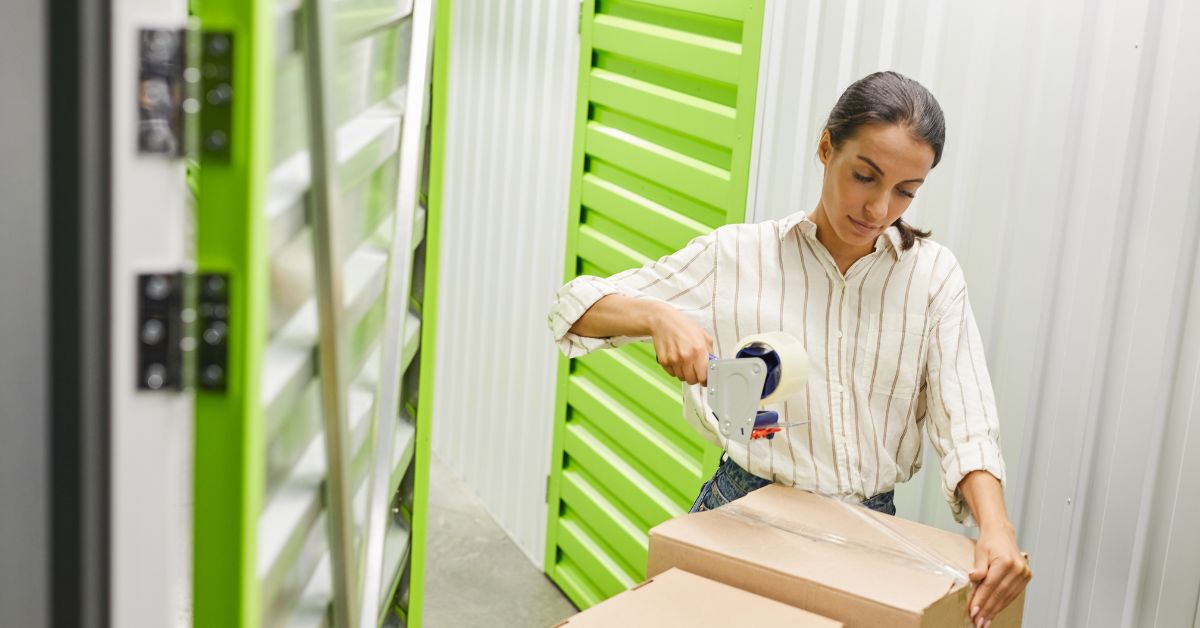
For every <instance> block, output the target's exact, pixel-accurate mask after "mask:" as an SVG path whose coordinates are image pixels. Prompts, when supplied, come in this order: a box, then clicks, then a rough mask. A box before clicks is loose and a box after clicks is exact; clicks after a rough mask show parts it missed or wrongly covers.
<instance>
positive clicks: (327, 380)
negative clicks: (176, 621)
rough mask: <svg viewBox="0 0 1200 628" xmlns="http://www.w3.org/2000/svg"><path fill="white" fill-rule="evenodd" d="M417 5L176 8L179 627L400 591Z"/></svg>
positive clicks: (423, 90) (204, 0)
mask: <svg viewBox="0 0 1200 628" xmlns="http://www.w3.org/2000/svg"><path fill="white" fill-rule="evenodd" d="M433 4H434V3H433V1H432V0H415V2H414V0H337V1H336V2H334V1H332V0H290V1H284V0H269V1H268V0H194V1H193V3H192V5H193V13H194V15H195V17H196V19H197V21H198V23H199V28H200V32H199V36H198V40H199V41H198V42H197V44H196V46H195V47H196V50H197V53H198V64H197V67H198V70H199V71H198V72H197V76H195V77H193V79H194V81H193V82H194V84H195V95H196V96H197V100H198V102H199V113H198V123H197V125H196V136H197V140H198V149H197V153H196V160H195V162H194V164H193V165H194V169H193V175H194V177H193V181H194V187H195V191H196V217H197V219H196V234H195V235H196V251H197V265H198V267H199V270H200V271H201V272H203V273H210V274H217V275H218V276H219V277H220V278H221V279H219V280H218V281H217V282H216V283H214V284H211V285H210V284H206V283H204V282H201V284H200V285H199V286H198V288H197V299H198V300H199V303H200V306H199V307H198V308H197V321H196V323H197V325H198V326H199V327H200V328H201V329H200V336H199V341H198V344H199V348H198V351H197V353H198V354H199V355H200V356H201V359H200V362H199V364H198V367H197V369H198V377H199V379H200V381H201V382H202V383H203V385H202V387H201V390H198V391H197V395H196V449H195V456H196V459H195V515H194V522H195V532H194V591H193V593H194V600H193V605H194V625H196V626H198V627H208V626H214V627H221V628H225V627H231V626H246V627H250V626H283V625H288V626H293V625H297V626H299V625H304V626H327V625H334V626H350V625H353V626H364V625H376V624H378V623H379V622H380V621H381V620H382V619H383V618H384V616H385V615H386V613H387V612H388V611H389V609H392V608H396V609H397V610H398V613H397V615H398V616H399V617H400V618H401V619H407V618H406V617H405V615H406V612H407V611H408V610H409V608H410V607H417V606H419V587H420V580H421V569H422V567H421V566H420V562H419V561H420V560H421V558H420V556H423V547H422V544H423V509H424V504H423V503H422V500H423V499H424V493H425V492H426V491H427V472H428V458H427V452H428V444H427V441H428V436H427V432H428V429H427V427H426V426H427V425H428V413H427V412H424V413H423V414H422V411H423V410H424V408H422V407H421V404H420V402H419V394H418V391H419V390H421V389H428V382H427V381H423V380H427V379H428V378H427V377H426V378H422V376H421V373H422V372H425V373H430V372H432V371H431V369H430V368H428V366H427V365H426V366H422V363H423V362H424V358H425V356H421V355H420V354H421V351H420V347H421V339H422V337H423V336H424V337H425V338H429V337H430V334H429V330H428V329H422V317H421V314H422V306H423V304H424V303H426V302H428V301H429V300H431V298H432V295H431V294H427V293H426V290H428V291H432V288H433V287H434V286H436V278H430V277H428V276H427V273H431V272H433V269H432V268H428V269H427V268H426V265H425V264H424V262H423V260H424V256H425V250H426V248H427V243H426V238H425V235H426V233H427V232H428V233H429V234H430V238H433V237H434V236H435V234H436V225H437V224H438V221H437V219H436V217H433V216H430V215H429V212H427V211H426V209H425V208H424V206H423V205H424V202H423V200H421V199H423V198H424V195H423V194H422V193H421V189H422V187H423V177H424V176H425V172H426V170H425V169H424V168H423V159H424V155H425V153H426V145H425V144H426V137H427V134H426V133H425V127H426V124H427V121H428V97H429V76H430V74H429V71H430V64H429V56H430V53H431V51H432V47H431V41H432V19H433V15H432V11H433ZM427 222H428V224H429V225H430V227H429V228H428V229H427V227H426V224H427ZM425 286H429V288H426V287H425ZM214 299H215V300H216V301H217V303H216V304H215V305H214V303H212V302H210V301H213V300H214ZM206 303H207V304H206ZM426 314H428V311H426ZM218 319H219V322H220V323H222V324H221V325H220V326H219V329H214V328H213V322H214V321H216V320H218ZM210 332H211V333H210ZM423 332H424V333H423ZM210 340H211V341H212V344H213V345H215V346H220V347H222V348H223V351H225V356H224V361H223V363H222V364H221V365H220V367H221V368H220V369H219V370H209V368H210V367H211V366H212V365H210V364H207V362H206V358H204V356H205V355H206V353H207V354H208V355H209V356H210V357H212V352H211V350H210V349H208V348H206V343H209V342H210ZM218 357H219V356H218ZM430 357H431V356H430ZM206 377H207V378H208V379H207V380H206V379H205V378H206ZM418 416H421V417H422V419H423V420H418V418H417V417H418ZM423 441H424V442H423ZM422 444H423V445H424V446H422ZM420 452H424V453H420ZM414 596H416V599H414ZM413 623H416V622H413Z"/></svg>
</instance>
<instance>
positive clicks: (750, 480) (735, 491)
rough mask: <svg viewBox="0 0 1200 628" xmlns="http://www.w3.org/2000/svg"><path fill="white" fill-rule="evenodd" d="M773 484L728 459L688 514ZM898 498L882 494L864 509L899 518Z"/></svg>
mask: <svg viewBox="0 0 1200 628" xmlns="http://www.w3.org/2000/svg"><path fill="white" fill-rule="evenodd" d="M770 483H771V481H770V480H764V479H762V478H760V477H758V476H756V475H753V474H751V473H750V472H749V471H746V470H745V469H743V468H741V467H740V466H738V464H737V463H736V462H734V461H733V460H731V459H728V458H727V459H726V460H725V461H724V462H722V463H721V466H719V467H717V472H716V473H714V474H713V476H712V479H711V480H709V481H707V482H705V483H704V486H701V487H700V495H699V496H697V497H696V503H694V504H692V509H691V510H690V511H689V512H700V511H702V510H712V509H713V508H719V507H721V506H724V505H725V504H728V503H729V502H731V501H733V500H735V499H741V498H743V497H745V496H746V495H747V494H748V493H750V492H751V491H757V490H758V489H760V488H762V487H764V486H767V485H768V484H770ZM895 495H896V492H895V491H888V492H886V493H880V494H878V495H876V496H874V497H870V498H867V499H866V500H865V501H863V503H862V505H863V506H866V507H867V508H870V509H871V510H874V511H877V512H882V513H884V514H888V515H894V514H896V504H895V503H894V502H893V501H892V498H893V497H895Z"/></svg>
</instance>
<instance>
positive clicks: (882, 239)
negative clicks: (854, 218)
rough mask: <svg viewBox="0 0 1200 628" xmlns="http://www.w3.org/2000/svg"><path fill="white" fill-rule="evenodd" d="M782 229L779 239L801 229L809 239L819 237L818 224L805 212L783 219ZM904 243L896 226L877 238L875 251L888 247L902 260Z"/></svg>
mask: <svg viewBox="0 0 1200 628" xmlns="http://www.w3.org/2000/svg"><path fill="white" fill-rule="evenodd" d="M782 227H783V228H782V229H780V230H779V237H780V238H781V239H782V238H786V237H787V235H788V234H789V233H791V232H792V230H793V229H797V228H798V229H799V230H800V233H802V234H803V235H805V236H806V237H808V238H816V237H817V223H815V222H813V221H812V220H810V219H809V218H808V214H806V213H804V212H796V213H794V214H792V215H790V216H788V217H787V218H784V219H783V224H782ZM902 245H903V241H902V240H901V239H900V229H899V228H897V227H896V226H895V225H893V226H891V227H888V228H887V230H886V231H884V232H883V233H882V234H880V236H879V237H878V238H875V250H876V251H878V250H879V249H880V248H882V247H885V246H888V247H890V248H891V251H892V254H893V255H895V257H896V259H900V257H901V255H902V254H903V252H904V250H903V248H902Z"/></svg>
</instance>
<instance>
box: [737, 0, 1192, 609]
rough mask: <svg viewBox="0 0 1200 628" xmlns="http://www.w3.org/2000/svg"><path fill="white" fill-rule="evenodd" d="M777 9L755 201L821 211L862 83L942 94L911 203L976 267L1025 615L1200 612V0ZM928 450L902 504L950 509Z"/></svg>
mask: <svg viewBox="0 0 1200 628" xmlns="http://www.w3.org/2000/svg"><path fill="white" fill-rule="evenodd" d="M766 23H767V27H766V28H765V29H764V37H765V39H766V40H765V41H764V55H765V56H764V60H763V65H762V70H761V74H762V77H763V80H764V81H766V82H767V83H766V84H765V85H764V86H763V91H764V95H763V97H762V98H761V99H760V111H761V116H760V124H761V128H760V132H759V136H760V138H761V142H760V144H759V146H758V151H759V153H758V162H757V164H758V168H757V174H756V181H757V183H756V186H755V187H754V188H753V190H754V192H753V198H754V201H753V203H752V207H751V211H752V213H753V216H754V218H753V219H752V220H764V219H767V218H773V217H777V216H782V215H786V214H788V213H791V212H793V211H798V210H804V211H811V209H812V208H813V206H814V205H815V203H816V199H817V197H818V195H819V186H820V176H821V170H820V167H819V162H818V161H817V159H816V157H815V153H816V143H817V139H818V137H819V133H820V131H821V129H822V125H823V122H824V117H825V116H826V115H827V114H828V111H829V108H830V107H831V106H832V105H833V103H834V101H835V100H836V98H837V96H838V94H840V93H841V91H842V90H843V89H844V88H845V87H846V86H847V85H848V84H849V83H850V82H851V81H853V80H854V79H856V78H859V77H861V76H863V75H865V74H867V73H869V72H871V71H874V70H877V69H895V70H898V71H900V72H903V73H905V74H908V75H910V76H912V77H914V78H917V79H918V80H920V81H922V82H923V83H924V84H926V85H927V86H928V87H930V88H931V90H932V91H933V92H934V93H935V94H936V95H937V97H938V98H939V100H940V101H941V103H942V105H943V107H944V108H945V110H946V113H947V119H948V123H949V134H948V145H947V149H946V154H945V158H944V161H943V162H942V164H941V165H940V166H939V167H938V168H937V169H936V170H935V171H934V172H933V174H932V176H931V177H930V180H929V183H928V184H926V186H925V187H924V188H923V189H922V191H921V194H920V197H919V200H918V201H917V203H916V204H915V205H914V207H913V209H912V210H910V215H909V216H908V218H909V219H910V220H909V221H910V222H912V223H914V224H916V225H918V226H921V227H924V228H931V229H933V231H934V238H935V239H937V240H939V241H941V242H943V243H945V244H947V245H949V246H950V247H951V249H952V250H954V251H955V252H956V254H957V255H958V257H959V259H960V261H961V263H962V265H963V267H964V269H965V270H966V273H967V276H968V281H969V284H970V286H971V298H972V301H973V305H974V309H975V313H976V316H977V317H978V322H979V325H980V327H981V329H982V330H983V332H984V335H985V340H986V342H987V350H988V360H989V367H990V369H991V372H992V375H993V379H994V382H995V386H996V393H997V399H998V402H999V405H1000V410H1001V413H1002V439H1003V447H1004V451H1005V457H1006V459H1007V461H1008V465H1009V473H1010V475H1009V479H1010V484H1009V488H1008V497H1009V505H1010V510H1011V513H1012V516H1013V520H1014V522H1015V523H1016V525H1017V526H1018V529H1019V533H1020V537H1021V541H1022V544H1023V546H1024V547H1025V548H1026V549H1027V550H1028V551H1029V552H1030V553H1031V554H1032V555H1033V565H1034V572H1035V578H1034V581H1033V584H1032V588H1031V590H1030V594H1029V599H1028V605H1027V615H1026V617H1027V623H1028V624H1029V625H1031V626H1051V625H1061V626H1084V625H1086V626H1110V625H1112V626H1117V625H1123V626H1154V625H1158V626H1184V625H1187V626H1191V625H1194V624H1196V622H1197V618H1196V615H1197V596H1198V594H1200V540H1198V539H1197V537H1196V536H1195V534H1194V531H1193V530H1191V529H1189V528H1191V527H1193V526H1194V522H1195V521H1197V520H1200V503H1198V502H1200V434H1198V432H1200V396H1198V393H1197V390H1198V388H1200V257H1198V255H1197V242H1198V240H1200V81H1197V61H1198V60H1200V37H1198V35H1200V4H1197V3H1195V2H1190V1H1189V0H1137V1H1127V0H1125V1H1122V0H1096V1H1089V2H1085V1H1084V0H1068V1H1064V2H1054V3H1044V2H1032V1H1027V2H1020V3H1010V4H1003V5H1002V4H999V3H983V2H980V3H966V2H961V3H960V2H945V1H929V2H903V3H902V2H899V1H898V0H887V1H872V2H860V1H836V2H821V1H800V0H787V1H784V0H773V2H772V3H771V4H770V5H769V7H768V15H767V22H766ZM1189 429H1190V431H1189ZM926 453H927V454H929V455H932V453H931V450H930V449H929V448H927V449H926ZM924 468H925V471H923V472H922V474H921V475H920V476H918V478H917V479H915V480H914V481H913V482H912V483H911V484H910V485H908V486H906V487H904V488H903V489H902V490H901V491H900V494H899V497H898V501H899V505H900V510H901V514H902V515H905V516H908V517H913V518H918V519H921V520H924V521H926V522H930V523H934V524H938V525H942V526H947V527H949V526H950V525H951V523H952V521H951V519H950V517H949V514H948V510H947V508H946V507H945V505H944V504H943V503H942V498H941V496H940V495H939V491H938V490H937V481H938V478H937V469H938V466H937V465H936V464H932V461H931V460H927V461H926V464H925V467H924ZM1196 625H1200V624H1196Z"/></svg>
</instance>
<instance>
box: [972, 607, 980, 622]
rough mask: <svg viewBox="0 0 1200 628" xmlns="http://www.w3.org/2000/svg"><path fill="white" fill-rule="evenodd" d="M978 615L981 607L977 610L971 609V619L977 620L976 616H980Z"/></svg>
mask: <svg viewBox="0 0 1200 628" xmlns="http://www.w3.org/2000/svg"><path fill="white" fill-rule="evenodd" d="M978 614H979V607H978V606H976V607H975V608H972V609H971V619H975V616H976V615H978Z"/></svg>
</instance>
